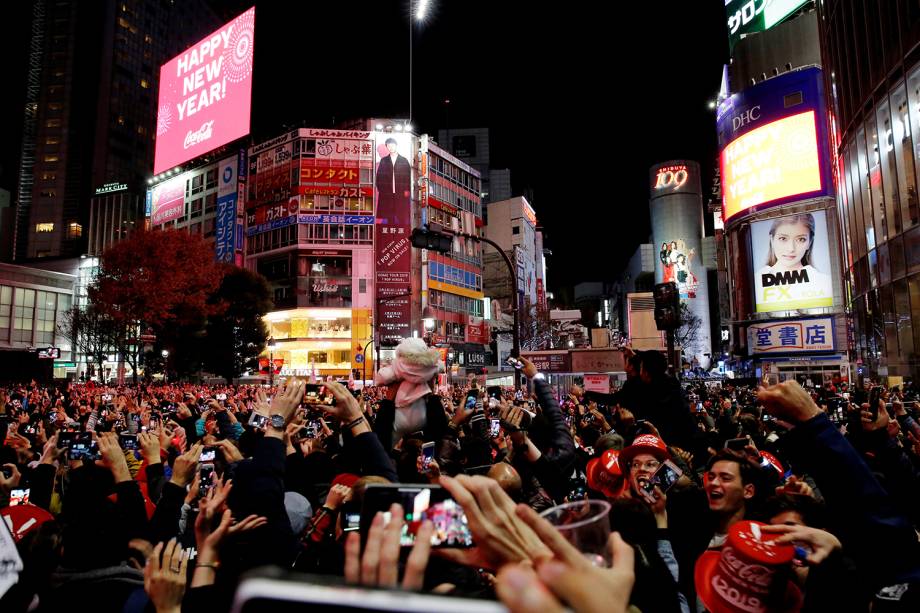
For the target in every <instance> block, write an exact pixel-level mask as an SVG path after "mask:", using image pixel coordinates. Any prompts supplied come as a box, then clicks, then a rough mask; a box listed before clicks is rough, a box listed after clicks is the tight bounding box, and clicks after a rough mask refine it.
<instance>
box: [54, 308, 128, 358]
mask: <svg viewBox="0 0 920 613" xmlns="http://www.w3.org/2000/svg"><path fill="white" fill-rule="evenodd" d="M58 329H59V330H60V332H61V334H63V335H64V336H65V337H66V338H67V339H68V340H70V343H71V346H72V347H73V348H74V349H76V350H77V352H79V353H81V354H83V355H85V356H86V357H87V358H88V359H89V360H91V361H92V363H93V364H95V365H96V370H97V372H99V373H102V372H103V371H102V365H103V363H104V362H105V360H106V357H108V355H109V353H110V351H111V349H112V342H113V338H114V332H115V325H114V322H113V321H112V318H111V317H109V316H107V315H105V314H103V313H102V312H101V311H100V310H99V309H98V308H96V307H95V306H93V305H90V306H88V307H86V308H85V309H84V308H80V307H79V306H73V307H72V308H71V309H70V310H69V311H67V312H66V313H65V314H64V318H63V321H62V322H61V324H60V326H58Z"/></svg>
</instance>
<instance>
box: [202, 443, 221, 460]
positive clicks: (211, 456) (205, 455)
mask: <svg viewBox="0 0 920 613" xmlns="http://www.w3.org/2000/svg"><path fill="white" fill-rule="evenodd" d="M216 458H217V447H215V446H214V445H208V446H207V447H205V448H204V449H202V450H201V455H200V456H199V457H198V461H199V462H213V461H214V460H215V459H216Z"/></svg>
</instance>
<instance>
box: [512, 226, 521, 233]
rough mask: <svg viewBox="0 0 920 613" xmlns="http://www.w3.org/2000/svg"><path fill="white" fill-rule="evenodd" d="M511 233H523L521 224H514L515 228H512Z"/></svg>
mask: <svg viewBox="0 0 920 613" xmlns="http://www.w3.org/2000/svg"><path fill="white" fill-rule="evenodd" d="M511 233H512V234H520V233H521V226H514V227H513V228H511Z"/></svg>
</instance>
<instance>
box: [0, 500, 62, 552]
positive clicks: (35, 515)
mask: <svg viewBox="0 0 920 613" xmlns="http://www.w3.org/2000/svg"><path fill="white" fill-rule="evenodd" d="M0 517H2V518H3V519H2V521H4V522H6V527H7V528H9V529H10V534H12V535H13V540H14V541H16V542H17V543H18V542H19V541H21V540H22V539H23V538H25V536H26V535H27V534H28V533H29V532H32V531H33V530H35V529H37V528H38V527H39V526H40V525H42V524H43V523H45V522H47V521H52V520H53V519H54V516H53V515H51V513H49V512H48V511H46V510H44V509H43V508H41V507H37V506H35V505H34V504H19V505H16V506H14V507H4V508H2V509H0Z"/></svg>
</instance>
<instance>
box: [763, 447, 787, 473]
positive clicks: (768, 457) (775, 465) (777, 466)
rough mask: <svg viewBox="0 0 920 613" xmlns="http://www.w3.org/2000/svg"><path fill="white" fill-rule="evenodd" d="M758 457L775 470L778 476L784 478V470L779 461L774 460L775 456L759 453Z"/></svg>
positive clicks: (767, 452) (766, 452) (764, 452)
mask: <svg viewBox="0 0 920 613" xmlns="http://www.w3.org/2000/svg"><path fill="white" fill-rule="evenodd" d="M760 457H762V458H763V459H764V460H766V461H767V462H769V463H770V466H772V467H773V468H775V469H776V470H777V472H779V476H780V477H782V476H785V474H786V469H784V468H783V465H782V464H780V461H779V460H777V459H776V456H775V455H773V454H772V453H770V452H769V451H761V452H760Z"/></svg>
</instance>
